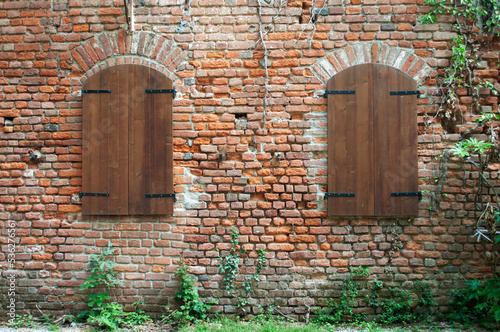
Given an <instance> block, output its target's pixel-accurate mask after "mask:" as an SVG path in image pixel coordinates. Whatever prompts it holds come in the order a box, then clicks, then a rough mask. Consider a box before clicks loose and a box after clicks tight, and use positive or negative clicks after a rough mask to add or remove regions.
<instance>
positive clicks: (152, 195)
mask: <svg viewBox="0 0 500 332" xmlns="http://www.w3.org/2000/svg"><path fill="white" fill-rule="evenodd" d="M158 197H173V198H174V201H175V194H146V198H158Z"/></svg>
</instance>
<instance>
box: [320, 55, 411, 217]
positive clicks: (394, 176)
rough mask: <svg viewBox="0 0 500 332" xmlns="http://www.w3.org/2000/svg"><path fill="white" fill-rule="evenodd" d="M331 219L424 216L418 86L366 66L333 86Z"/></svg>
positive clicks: (374, 66) (403, 76) (350, 70)
mask: <svg viewBox="0 0 500 332" xmlns="http://www.w3.org/2000/svg"><path fill="white" fill-rule="evenodd" d="M327 89H328V90H327V91H326V93H327V96H328V193H327V194H326V196H327V199H328V215H330V216H415V215H417V214H418V200H419V197H420V193H418V192H417V190H418V174H417V94H418V91H415V90H416V82H415V81H414V80H413V79H412V78H411V77H410V76H408V75H407V74H405V73H403V72H402V71H400V70H398V69H395V68H392V67H389V66H385V65H381V64H362V65H357V66H353V67H350V68H348V69H346V70H343V71H341V72H339V73H338V74H336V75H335V76H334V77H332V78H331V79H330V80H329V81H328V88H327Z"/></svg>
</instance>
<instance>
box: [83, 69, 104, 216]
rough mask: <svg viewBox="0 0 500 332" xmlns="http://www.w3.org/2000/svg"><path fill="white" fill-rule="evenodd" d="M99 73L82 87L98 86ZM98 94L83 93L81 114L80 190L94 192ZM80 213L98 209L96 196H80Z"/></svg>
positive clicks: (92, 211) (91, 88) (95, 87)
mask: <svg viewBox="0 0 500 332" xmlns="http://www.w3.org/2000/svg"><path fill="white" fill-rule="evenodd" d="M99 76H100V75H99V73H97V74H95V75H93V76H91V77H90V78H89V79H88V80H87V81H86V82H85V84H84V86H83V89H88V90H94V89H98V88H99V86H100V77H99ZM98 111H99V95H98V94H91V93H87V94H84V95H83V115H82V192H96V188H94V187H93V185H94V182H93V179H95V178H96V176H98V173H99V169H98V167H97V166H98V165H95V163H96V161H97V159H96V158H95V151H96V147H97V141H98V137H97V135H94V134H93V130H92V128H94V127H95V126H96V125H97V124H98V123H99V119H98V115H99V113H98ZM81 200H82V214H84V215H92V214H96V212H97V211H98V209H97V206H96V205H95V203H96V201H97V200H98V198H94V197H88V196H83V197H82V199H81Z"/></svg>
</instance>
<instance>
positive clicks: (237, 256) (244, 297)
mask: <svg viewBox="0 0 500 332" xmlns="http://www.w3.org/2000/svg"><path fill="white" fill-rule="evenodd" d="M230 236H231V240H230V241H231V247H230V248H229V253H228V255H226V256H225V257H223V258H222V261H221V264H220V266H219V273H221V274H222V275H223V277H222V282H223V284H224V287H225V289H226V290H227V292H228V295H232V296H234V297H236V299H237V301H238V307H243V306H245V305H247V304H248V303H249V301H248V298H249V296H250V294H251V293H252V291H253V288H252V284H253V282H258V281H259V276H260V272H261V271H262V269H263V268H264V266H265V264H266V252H265V250H264V249H259V250H257V255H258V257H257V266H256V268H257V270H256V272H255V273H253V274H251V275H249V276H247V277H246V278H245V280H244V282H243V284H242V288H243V289H242V292H238V294H237V292H236V283H235V281H236V276H237V275H238V271H239V265H240V262H241V260H242V259H243V258H245V257H246V252H245V251H244V249H243V248H242V247H240V245H239V240H238V231H237V230H236V229H234V228H231V231H230Z"/></svg>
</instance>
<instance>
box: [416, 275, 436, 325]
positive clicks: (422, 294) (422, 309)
mask: <svg viewBox="0 0 500 332" xmlns="http://www.w3.org/2000/svg"><path fill="white" fill-rule="evenodd" d="M415 293H416V294H417V296H418V307H417V310H416V311H417V313H418V315H417V316H416V317H415V318H416V319H417V320H422V319H425V320H431V319H432V314H433V308H434V307H436V306H437V305H438V303H437V302H436V301H435V300H434V292H433V291H432V288H431V285H430V284H429V283H426V282H422V281H420V280H417V281H415Z"/></svg>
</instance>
